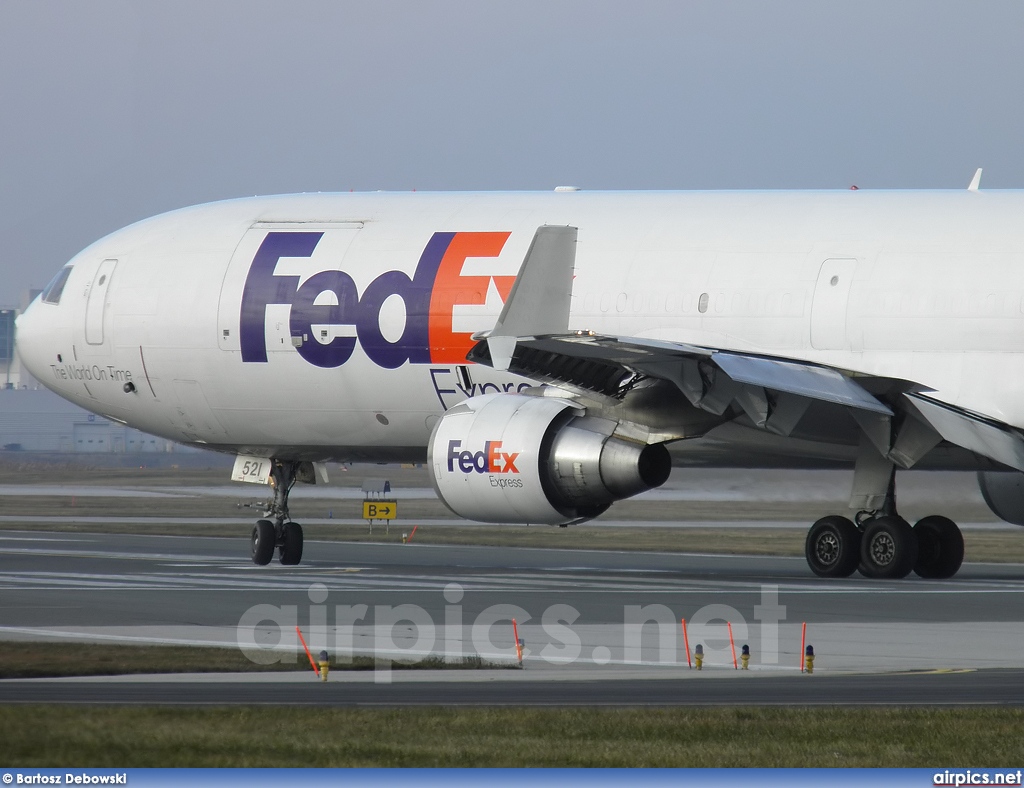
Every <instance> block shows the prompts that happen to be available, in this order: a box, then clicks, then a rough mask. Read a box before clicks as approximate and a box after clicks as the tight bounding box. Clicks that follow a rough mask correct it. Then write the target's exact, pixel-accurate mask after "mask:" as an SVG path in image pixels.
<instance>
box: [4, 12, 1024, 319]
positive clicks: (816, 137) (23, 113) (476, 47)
mask: <svg viewBox="0 0 1024 788" xmlns="http://www.w3.org/2000/svg"><path fill="white" fill-rule="evenodd" d="M1022 40H1024V3H1020V2H1017V1H1016V0H1007V1H1006V2H984V0H978V1H975V2H969V3H964V2H939V1H937V0H922V1H920V2H918V1H910V0H900V1H899V2H892V0H884V1H883V2H875V1H874V0H856V2H849V0H841V2H829V1H827V0H811V1H809V2H787V1H786V0H778V1H777V2H765V1H759V2H727V1H722V2H710V1H709V2H686V1H684V0H674V1H666V2H644V0H629V2H623V1H622V0H619V1H618V2H559V1H558V0H543V1H541V2H534V1H533V0H515V2H507V1H506V2H500V3H499V2H487V1H486V0H473V1H467V2H457V1H453V2H387V1H386V0H376V1H375V2H342V1H340V0H337V1H335V2H327V1H326V0H289V2H270V1H269V0H246V1H245V2H240V1H236V0H224V1H223V2H217V0H175V2H173V3H163V2H128V1H127V0H90V2H81V1H80V0H74V1H72V0H4V2H3V11H2V23H0V149H2V154H0V231H2V235H3V239H4V242H3V247H2V249H0V274H2V276H0V305H3V304H8V305H9V304H14V303H16V302H17V299H18V297H19V294H20V293H21V291H23V290H24V289H26V288H28V287H41V286H42V285H44V284H45V283H46V281H48V280H49V278H50V277H51V276H52V275H53V273H55V272H56V270H57V269H58V268H59V267H60V266H61V265H62V264H63V263H64V262H66V260H67V259H69V258H70V257H71V256H73V255H74V254H75V253H76V252H77V251H78V250H79V249H81V248H82V247H84V246H86V245H87V244H89V243H91V242H92V241H93V240H95V239H97V238H99V237H101V236H102V235H105V234H106V233H108V232H110V231H112V230H115V229H117V228H119V227H122V226H124V225H126V224H129V223H130V222H132V221H135V220H137V219H141V218H144V217H146V216H150V215H152V214H155V213H159V212H162V211H165V210H170V209H173V208H178V207H181V206H184V205H189V204H194V203H199V202H206V201H209V200H215V199H220V198H225V197H236V196H243V195H252V194H270V193H279V192H292V191H331V190H343V191H347V190H349V189H356V190H365V189H395V190H405V189H413V188H416V189H419V190H426V189H550V188H552V187H554V186H556V185H559V184H573V185H578V186H581V187H583V188H587V189H618V188H625V189H666V188H682V189H708V188H710V189H718V188H847V187H848V186H849V185H850V184H854V183H855V184H857V185H859V186H861V187H862V188H871V187H874V188H903V187H908V188H964V187H966V186H967V183H968V182H969V180H970V178H971V175H972V174H973V172H974V170H975V168H977V167H979V166H982V167H984V168H985V176H984V180H983V182H982V186H983V188H984V187H989V188H1018V187H1021V186H1024V156H1022V155H1021V147H1022V145H1024V134H1022V132H1024V101H1022V98H1021V96H1022V94H1021V85H1022V83H1024V79H1022V77H1024V46H1022V45H1021V42H1022ZM1022 221H1024V217H1022Z"/></svg>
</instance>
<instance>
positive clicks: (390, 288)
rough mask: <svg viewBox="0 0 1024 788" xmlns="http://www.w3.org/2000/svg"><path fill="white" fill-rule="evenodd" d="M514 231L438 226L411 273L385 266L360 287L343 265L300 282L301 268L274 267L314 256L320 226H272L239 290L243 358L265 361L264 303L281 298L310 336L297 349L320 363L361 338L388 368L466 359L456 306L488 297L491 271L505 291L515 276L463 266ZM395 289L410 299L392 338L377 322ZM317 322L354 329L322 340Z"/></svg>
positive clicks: (333, 363)
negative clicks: (467, 271) (282, 270)
mask: <svg viewBox="0 0 1024 788" xmlns="http://www.w3.org/2000/svg"><path fill="white" fill-rule="evenodd" d="M510 234H511V233H507V232H458V233H434V235H433V236H431V238H430V240H429V241H428V242H427V245H426V247H425V248H424V250H423V253H422V254H421V255H420V259H419V263H418V264H417V265H416V270H415V271H414V273H413V275H412V276H411V277H410V276H409V275H408V274H405V273H403V272H402V271H385V272H384V273H382V274H381V275H380V276H378V277H377V278H376V279H374V280H373V281H372V282H370V284H369V285H367V286H366V288H365V289H364V290H363V292H362V293H361V294H360V293H359V292H358V291H357V290H356V284H355V281H354V280H353V279H352V277H351V276H349V275H348V274H347V273H345V272H344V271H339V270H327V271H321V272H320V273H317V274H314V275H313V276H310V277H308V278H307V279H306V280H305V281H304V282H302V284H301V285H300V284H299V280H300V277H298V276H295V275H277V274H276V273H275V271H276V269H277V264H278V261H279V260H280V259H281V258H283V257H311V256H312V255H313V251H314V250H315V249H316V247H317V244H318V243H320V239H321V238H322V237H323V235H324V233H323V232H268V233H267V235H266V238H264V240H263V243H262V244H261V245H260V248H259V250H258V251H257V252H256V254H255V256H254V257H253V260H252V264H251V265H250V266H249V273H248V275H247V276H246V279H245V286H244V288H243V290H242V305H241V312H240V316H239V343H240V348H241V351H242V361H243V362H266V361H267V340H266V315H267V306H269V305H271V304H283V305H288V306H289V307H290V308H291V309H290V315H289V330H290V332H291V336H292V337H303V336H305V337H309V341H303V342H302V343H300V344H299V346H297V347H296V348H295V351H296V352H297V353H298V354H299V355H300V356H302V358H304V359H305V360H306V361H308V362H309V363H310V364H314V365H316V366H318V367H325V368H330V367H339V366H341V365H342V364H344V363H345V362H346V361H348V360H349V358H351V356H352V353H353V351H354V350H355V346H356V341H357V339H358V341H359V344H360V346H361V347H362V349H363V351H364V352H365V353H366V355H367V356H368V357H369V358H370V360H371V361H373V362H374V363H375V364H377V365H378V366H381V367H384V368H386V369H395V368H396V367H400V366H401V365H402V364H404V363H405V362H407V361H408V362H411V363H413V364H430V363H434V364H462V363H465V360H466V354H467V353H468V352H469V351H470V349H471V348H472V347H473V340H472V339H470V334H469V333H463V332H457V331H454V330H453V327H452V313H453V311H454V308H455V307H456V306H458V305H464V304H483V303H484V302H485V298H486V294H487V289H488V287H489V285H490V282H491V280H492V279H493V280H494V285H495V287H496V288H497V290H498V293H499V295H500V296H501V297H502V299H507V298H508V294H509V292H510V291H511V289H512V283H513V282H514V281H515V277H514V276H494V277H491V276H463V275H462V266H463V264H464V263H465V261H466V259H467V258H469V257H497V256H498V255H499V254H501V250H502V248H504V246H505V242H506V241H507V240H508V237H509V235H510ZM325 294H326V296H327V297H326V298H325V297H324V296H325ZM391 296H398V297H399V298H401V299H402V301H403V302H404V304H405V327H404V328H403V330H402V333H401V336H399V337H398V339H396V340H395V341H388V339H387V338H386V337H385V336H384V333H383V332H382V331H381V325H380V312H381V307H383V305H384V302H385V300H387V299H388V298H390V297H391ZM329 301H333V302H334V303H327V302H329ZM314 325H320V326H322V325H334V326H352V327H354V329H355V331H354V333H355V336H337V337H334V338H333V339H331V340H330V341H327V342H320V341H317V340H316V338H315V336H314V331H313V329H312V327H313V326H314ZM350 333H351V332H350Z"/></svg>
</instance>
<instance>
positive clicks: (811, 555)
mask: <svg viewBox="0 0 1024 788" xmlns="http://www.w3.org/2000/svg"><path fill="white" fill-rule="evenodd" d="M804 555H805V556H806V557H807V564H808V565H809V566H810V567H811V571H812V572H814V574H816V575H818V576H819V577H849V576H850V575H852V574H853V573H854V572H855V571H857V570H860V573H861V574H862V575H864V576H865V577H871V578H878V579H886V580H893V579H899V578H903V577H906V576H907V575H909V574H910V573H911V572H916V573H917V574H918V575H919V576H920V577H924V578H928V579H935V580H942V579H945V578H949V577H952V576H953V575H955V574H956V573H957V571H958V570H959V569H960V564H961V563H962V562H963V560H964V538H963V535H962V534H961V533H960V529H959V528H958V527H957V524H956V523H954V522H953V521H952V520H950V519H949V518H947V517H942V516H940V515H932V516H930V517H925V518H924V519H923V520H920V521H918V523H917V525H915V526H914V527H913V528H911V526H910V523H908V522H907V521H906V520H904V519H903V518H902V517H900V516H899V514H897V513H896V485H895V472H893V476H892V479H891V480H890V484H889V491H888V493H887V494H886V495H885V499H884V503H883V504H882V507H881V508H880V509H878V510H874V511H866V512H861V513H860V514H859V515H858V516H857V522H856V523H854V521H853V520H849V519H847V518H846V517H840V516H837V515H830V516H828V517H822V518H821V519H820V520H818V521H817V522H816V523H815V524H814V525H812V526H811V530H810V531H808V532H807V541H806V542H805V543H804Z"/></svg>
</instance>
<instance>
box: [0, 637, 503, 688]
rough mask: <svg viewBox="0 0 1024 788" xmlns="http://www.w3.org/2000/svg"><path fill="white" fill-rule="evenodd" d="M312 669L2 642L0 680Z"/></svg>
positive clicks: (481, 663)
mask: <svg viewBox="0 0 1024 788" xmlns="http://www.w3.org/2000/svg"><path fill="white" fill-rule="evenodd" d="M389 664H390V666H391V667H392V668H393V669H395V670H402V669H418V670H438V669H445V668H448V669H451V668H458V669H462V670H465V669H467V668H512V667H516V666H514V665H512V664H511V663H509V664H495V663H490V662H487V661H485V660H482V659H480V658H479V657H466V658H463V659H461V660H445V659H443V658H441V657H429V658H427V659H422V660H418V661H416V662H410V663H403V662H391V663H389ZM375 667H376V663H375V662H374V660H373V658H372V657H353V658H351V659H348V660H344V661H338V660H335V661H333V662H332V663H331V669H332V670H373V669H374V668H375ZM282 670H284V671H291V670H303V671H304V670H310V667H309V662H308V661H307V660H306V658H305V656H300V657H299V658H297V659H296V660H295V661H294V662H292V663H280V662H278V663H274V664H272V665H258V664H256V663H255V662H252V661H250V660H249V659H248V658H246V656H245V654H243V653H242V651H241V650H240V649H231V648H212V647H210V648H207V647H201V646H197V647H192V646H133V645H121V644H106V643H66V642H61V643H54V642H48V643H39V642H31V643H28V642H20V641H3V642H2V643H0V679H24V678H47V677H54V676H122V675H133V674H139V673H244V672H256V671H258V672H264V671H282Z"/></svg>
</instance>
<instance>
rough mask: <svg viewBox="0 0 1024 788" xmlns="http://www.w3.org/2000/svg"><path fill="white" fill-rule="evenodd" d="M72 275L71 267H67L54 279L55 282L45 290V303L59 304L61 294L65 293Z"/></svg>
mask: <svg viewBox="0 0 1024 788" xmlns="http://www.w3.org/2000/svg"><path fill="white" fill-rule="evenodd" d="M70 275H71V266H70V265H66V266H64V267H63V268H61V269H60V272H59V273H58V274H57V275H56V276H55V277H53V280H52V281H51V282H50V284H48V285H47V286H46V289H45V290H43V301H45V302H46V303H47V304H59V303H60V297H61V294H62V293H63V292H64V285H65V284H67V281H68V276H70Z"/></svg>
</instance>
